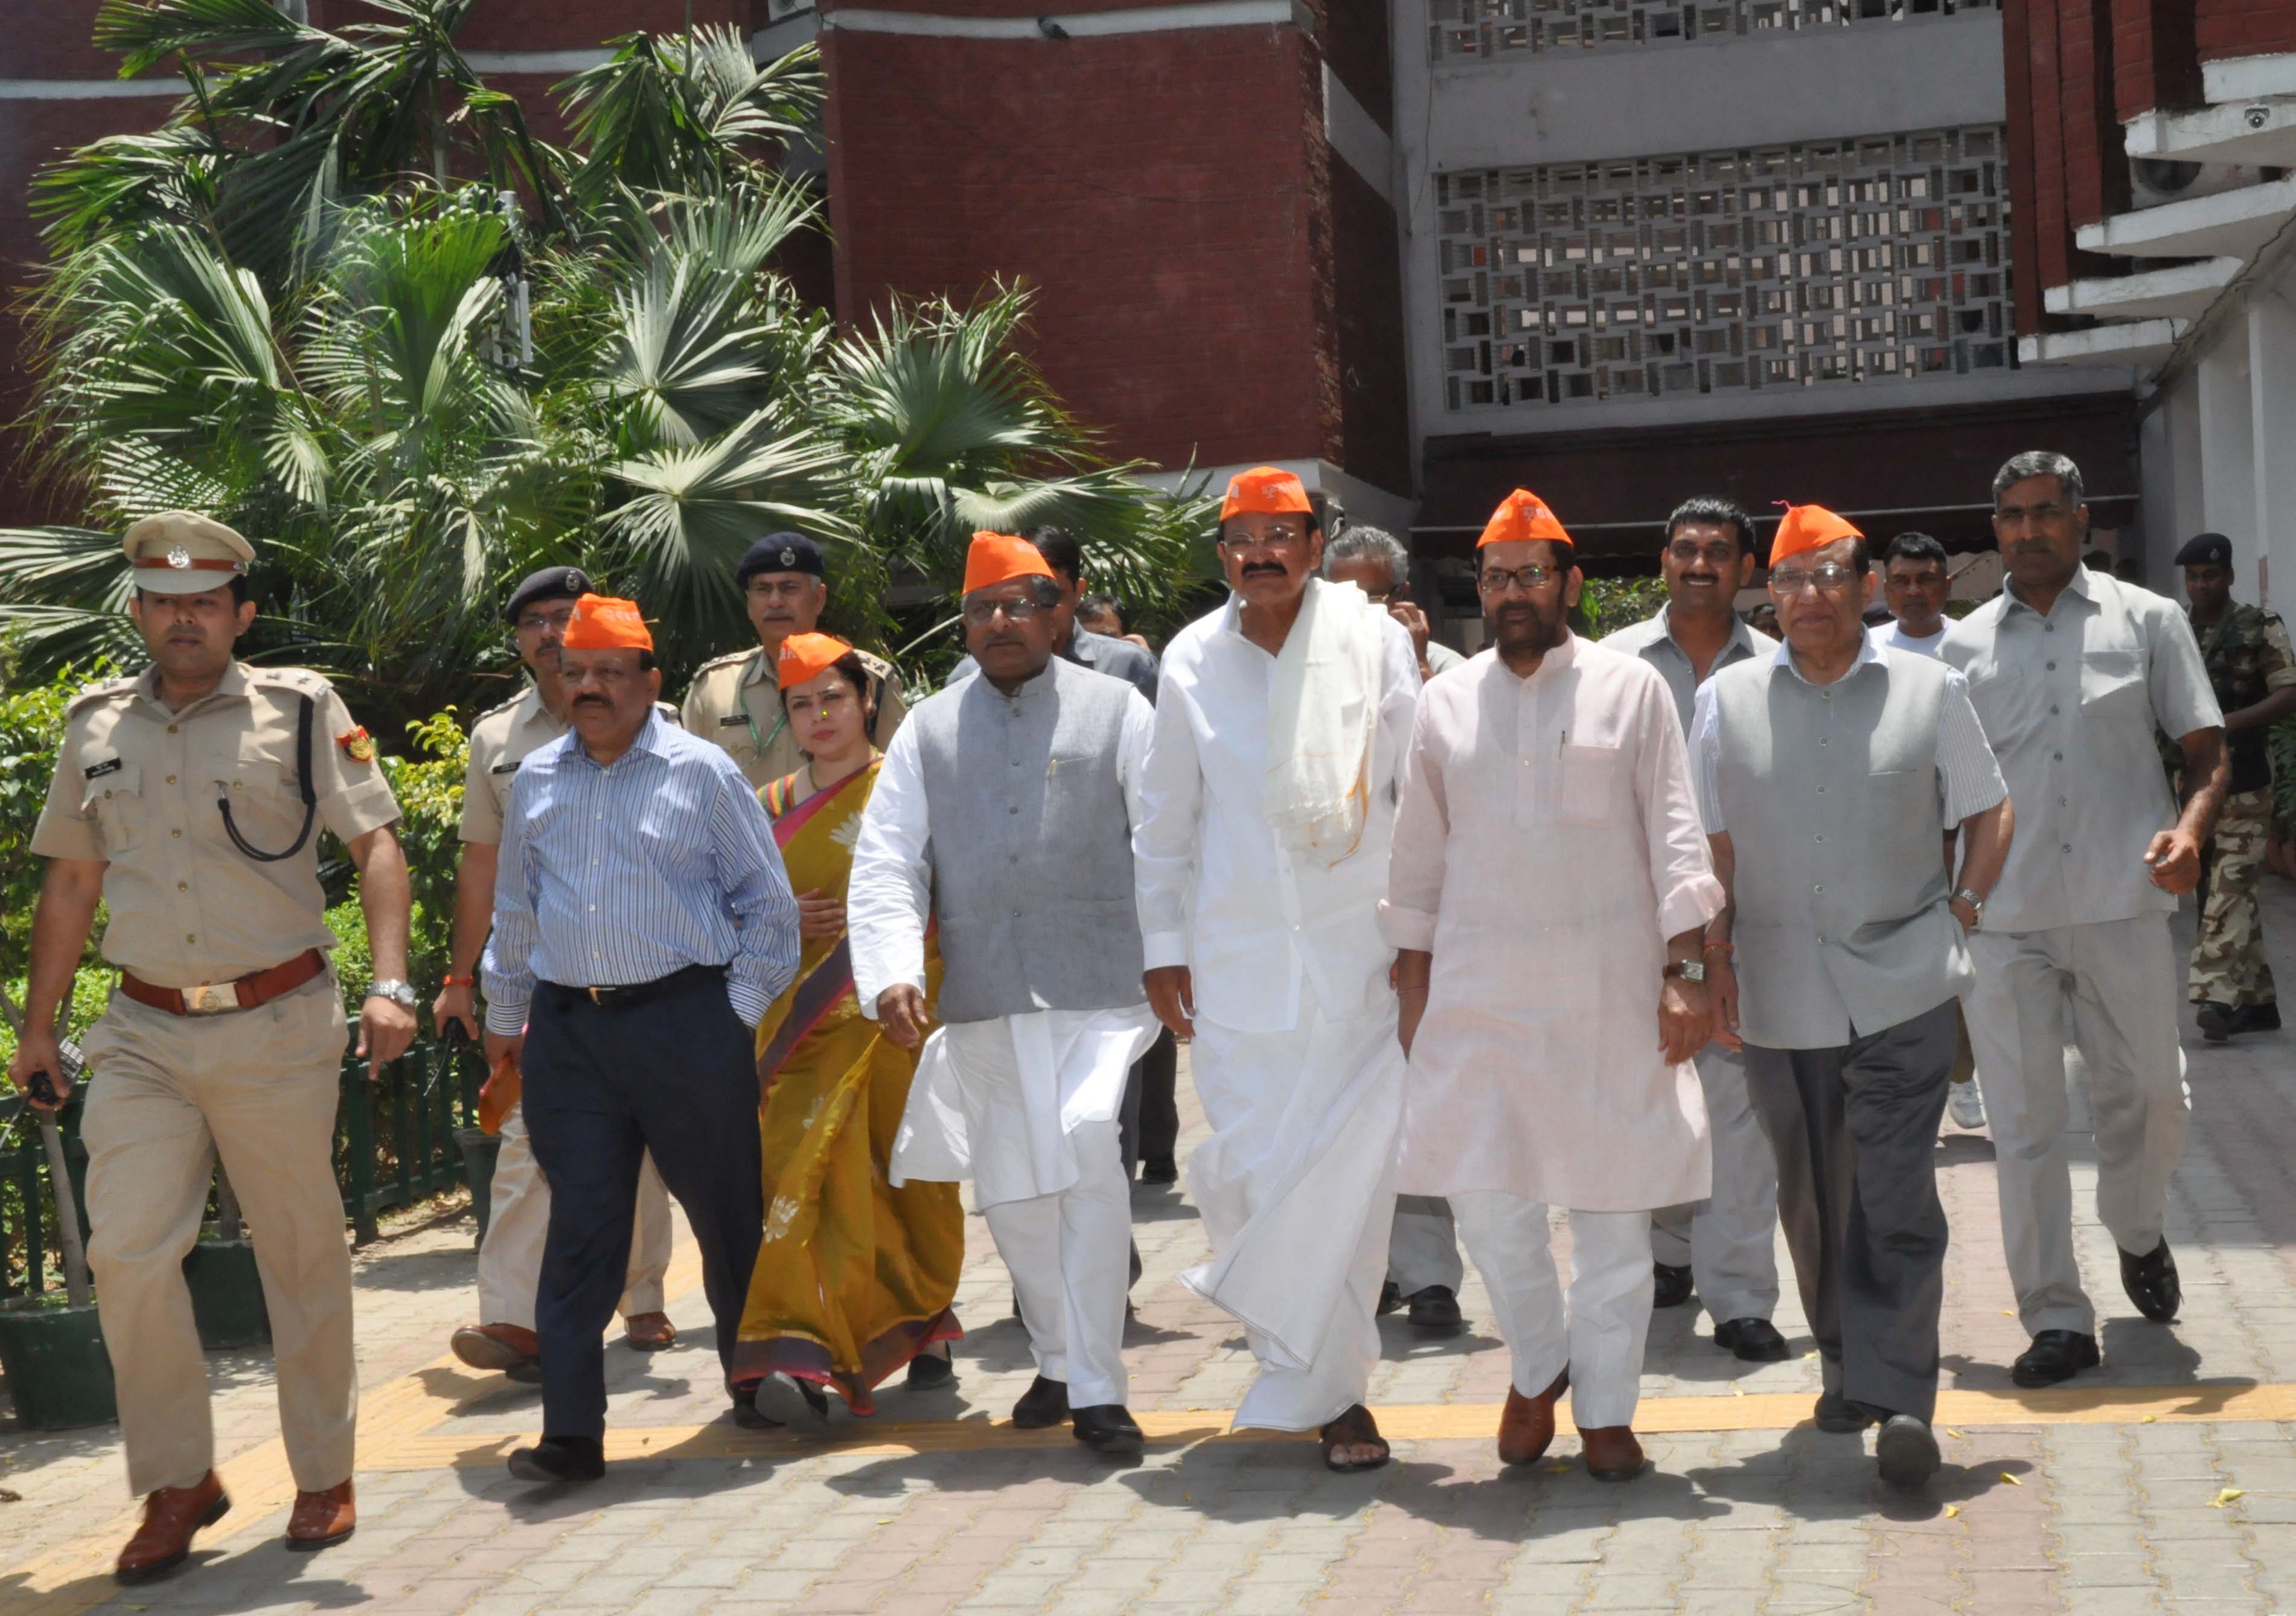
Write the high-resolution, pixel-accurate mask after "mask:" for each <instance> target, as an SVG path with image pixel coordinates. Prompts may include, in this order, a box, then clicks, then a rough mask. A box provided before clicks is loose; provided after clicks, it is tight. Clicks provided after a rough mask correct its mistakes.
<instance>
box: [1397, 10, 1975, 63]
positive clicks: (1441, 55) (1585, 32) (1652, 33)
mask: <svg viewBox="0 0 2296 1616" xmlns="http://www.w3.org/2000/svg"><path fill="white" fill-rule="evenodd" d="M2000 5H2001V0H1431V5H1430V9H1429V12H1428V16H1429V22H1428V28H1427V45H1428V56H1429V59H1430V60H1431V61H1433V62H1480V61H1488V60H1496V59H1501V58H1505V57H1508V56H1519V55H1543V54H1548V53H1554V52H1557V51H1564V52H1568V51H1607V50H1624V49H1630V48H1636V47H1640V46H1644V45H1686V44H1689V43H1691V42H1693V41H1695V40H1700V39H1719V38H1744V37H1749V36H1751V35H1757V34H1766V33H1778V32H1784V33H1789V34H1796V33H1808V32H1810V31H1812V30H1815V29H1841V28H1850V27H1854V26H1857V25H1860V24H1863V25H1866V26H1869V27H1870V26H1872V25H1874V24H1876V23H1884V22H1901V21H1906V20H1907V19H1908V18H1919V17H1951V16H1966V15H1968V14H1970V13H1972V12H1990V11H1997V10H1999V9H2000Z"/></svg>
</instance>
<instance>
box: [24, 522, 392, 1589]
mask: <svg viewBox="0 0 2296 1616" xmlns="http://www.w3.org/2000/svg"><path fill="white" fill-rule="evenodd" d="M123 547H124V548H125V550H126V552H127V560H128V562H129V563H130V565H131V566H133V568H134V569H135V586H136V588H135V597H134V598H133V599H132V600H131V601H130V603H129V604H128V612H129V615H130V616H131V617H132V618H133V619H135V626H136V628H138V629H139V630H140V631H141V632H142V634H143V642H144V644H146V645H147V646H148V647H149V648H150V650H151V654H152V667H151V668H150V669H146V670H145V671H144V672H143V673H142V674H140V675H138V676H137V677H134V678H128V679H115V680H112V681H111V682H110V683H108V684H104V685H97V686H96V687H94V689H92V690H88V691H86V692H84V693H82V694H81V695H80V696H79V697H78V699H77V700H75V701H73V702H72V704H71V707H70V716H69V718H67V721H66V725H65V730H64V738H63V743H62V746H61V750H60V751H59V752H58V754H57V759H56V775H55V780H54V783H53V785H52V786H51V787H50V788H49V792H48V800H47V807H46V809H45V812H44V813H43V814H42V815H41V816H40V823H39V826H38V828H37V830H36V831H35V832H34V833H33V837H32V850H33V851H34V852H35V853H37V854H39V855H40V856H41V857H45V858H46V859H47V860H48V861H49V863H48V869H47V875H46V880H45V884H44V885H43V886H42V888H41V891H40V901H39V906H38V908H37V911H36V913H35V915H34V917H33V922H32V964H31V980H30V988H29V993H28V995H27V997H28V1000H29V1003H28V1005H27V1007H26V1014H27V1025H26V1029H25V1034H24V1038H23V1041H22V1043H21V1046H20V1047H19V1048H18V1051H17V1054H16V1058H15V1060H14V1061H13V1062H12V1064H11V1066H10V1075H11V1076H12V1077H13V1078H14V1079H15V1080H16V1082H17V1084H18V1085H19V1086H20V1087H21V1086H22V1085H24V1084H25V1083H26V1081H27V1080H28V1079H29V1077H30V1075H31V1074H32V1073H33V1072H34V1071H36V1070H46V1071H48V1072H50V1073H51V1074H53V1076H54V1077H55V1078H56V1079H57V1080H58V1081H57V1087H58V1088H59V1090H60V1091H61V1089H62V1088H63V1087H64V1085H63V1083H62V1081H61V1079H62V1076H63V1072H62V1067H61V1062H60V1060H59V1055H58V1050H57V1046H56V1033H55V1027H56V1017H57V1014H58V1013H59V1007H60V1006H61V1005H62V1004H63V1002H64V1000H65V999H66V997H68V996H69V995H70V989H71V983H72V973H73V971H74V969H75V968H76V967H77V966H78V963H79V958H80V950H81V949H82V947H84V946H85V945H86V940H87V934H88V931H89V928H90V927H91V925H92V924H93V923H94V918H95V906H96V904H97V902H98V901H99V900H101V901H102V902H104V903H105V904H108V905H109V906H110V907H111V923H110V924H109V925H108V926H107V927H106V928H105V930H104V933H103V957H104V958H105V959H106V960H108V961H109V962H110V963H111V964H113V965H116V966H118V967H119V971H120V980H119V991H118V992H117V993H116V994H114V995H113V996H112V999H111V1005H110V1007H109V1008H107V1009H106V1010H105V1012H104V1013H103V1016H102V1019H101V1020H100V1021H97V1022H96V1023H95V1025H94V1027H93V1028H92V1029H89V1032H88V1035H87V1037H86V1039H85V1040H84V1042H85V1047H86V1054H87V1058H88V1062H89V1065H90V1067H91V1068H92V1070H93V1071H94V1082H93V1084H92V1087H91V1088H90V1091H89V1095H88V1103H87V1110H86V1120H85V1123H84V1126H83V1133H84V1136H85V1137H86V1143H87V1149H88V1157H89V1161H88V1172H87V1204H88V1216H89V1221H90V1222H91V1224H92V1225H93V1226H94V1238H93V1240H92V1241H91V1242H90V1243H89V1246H88V1259H89V1262H90V1265H91V1267H93V1268H94V1274H95V1284H96V1294H97V1298H98V1300H99V1304H100V1306H101V1308H102V1317H103V1338H104V1343H105V1346H106V1347H107V1349H109V1350H110V1352H111V1366H112V1372H113V1374H114V1376H115V1378H116V1379H117V1381H118V1383H119V1424H120V1431H121V1434H122V1435H123V1436H124V1437H125V1439H126V1440H127V1484H128V1487H129V1489H131V1490H132V1491H134V1492H136V1493H139V1494H143V1495H147V1496H146V1497H145V1501H144V1510H143V1524H142V1526H141V1527H140V1528H139V1529H138V1530H137V1531H136V1532H135V1536H134V1537H133V1538H130V1539H129V1541H128V1544H127V1547H126V1548H125V1549H124V1550H122V1551H121V1554H120V1555H119V1563H118V1569H117V1574H118V1576H119V1579H120V1580H121V1581H123V1582H141V1581H147V1580H150V1579H152V1578H154V1577H158V1576H161V1575H164V1574H165V1573H166V1572H167V1571H168V1570H170V1569H171V1568H173V1567H174V1566H176V1565H177V1564H179V1563H181V1562H182V1561H183V1559H184V1555H185V1554H186V1553H187V1552H188V1551H189V1549H190V1546H191V1540H192V1535H193V1532H195V1531H197V1530H199V1529H200V1528H201V1527H202V1526H206V1525H209V1524H212V1523H213V1522H216V1521H217V1520H219V1519H220V1518H221V1517H222V1516H223V1514H224V1512H225V1510H227V1509H228V1508H229V1507H230V1500H229V1499H228V1498H226V1497H225V1496H224V1490H223V1484H222V1483H221V1482H220V1481H218V1480H217V1477H216V1473H215V1471H214V1469H213V1468H212V1466H213V1464H214V1462H215V1440H214V1431H213V1428H212V1426H211V1424H210V1423H209V1410H208V1383H207V1370H206V1367H205V1366H204V1364H203V1363H202V1362H201V1357H200V1340H199V1333H198V1331H197V1329H196V1328H195V1327H194V1325H193V1322H192V1301H191V1294H190V1292H189V1291H188V1290H187V1289H186V1287H185V1285H184V1272H183V1261H184V1256H185V1254H187V1253H188V1252H189V1251H191V1249H192V1243H193V1240H194V1239H196V1238H197V1236H198V1235H199V1227H200V1216H201V1212H202V1211H203V1210H205V1208H206V1205H207V1194H208V1184H209V1179H210V1177H212V1175H213V1173H214V1170H215V1162H216V1157H217V1153H220V1154H221V1155H222V1158H223V1163H224V1167H225V1169H226V1170H227V1171H228V1172H229V1173H230V1175H231V1182H232V1185H233V1187H234V1188H235V1189H236V1190H237V1191H238V1192H239V1197H240V1201H241V1203H242V1205H243V1206H244V1207H245V1209H246V1211H247V1215H248V1220H249V1223H250V1226H252V1228H253V1231H254V1237H255V1258H256V1264H257V1267H258V1268H259V1269H260V1270H261V1272H262V1276H263V1290H264V1295H265V1299H266V1301H267V1302H268V1303H269V1306H270V1309H271V1333H272V1341H273V1343H274V1346H275V1358H276V1363H277V1370H278V1378H279V1416H280V1425H281V1430H282V1435H283V1439H284V1440H285V1443H286V1448H287V1458H288V1464H289V1466H290V1468H291V1470H292V1471H293V1472H294V1475H295V1484H296V1486H297V1487H298V1489H300V1490H299V1493H298V1494H297V1497H296V1499H295V1508H294V1512H293V1514H292V1516H291V1519H290V1521H289V1522H288V1527H287V1541H288V1546H289V1547H290V1548H299V1549H313V1548H321V1547H324V1546H326V1545H328V1544H331V1543H336V1542H340V1540H341V1539H342V1538H346V1537H348V1535H349V1534H350V1531H351V1528H352V1526H353V1524H354V1522H355V1519H356V1516H355V1513H354V1511H353V1507H352V1502H351V1481H350V1477H351V1461H352V1439H353V1428H354V1423H355V1420H356V1417H357V1404H358V1390H357V1374H356V1371H355V1367H354V1365H353V1361H352V1357H351V1263H350V1252H349V1250H348V1247H347V1245H346V1244H345V1242H344V1237H343V1204H342V1200H341V1193H340V1191H339V1190H338V1189H337V1187H336V1185H335V1177H334V1171H333V1168H332V1162H331V1156H332V1147H333V1144H334V1131H335V1099H336V1073H337V1071H338V1070H339V1069H340V1065H341V1062H342V1054H343V1040H344V1017H343V1006H342V998H341V995H340V991H339V989H338V988H337V987H336V983H335V978H334V972H332V969H331V968H330V967H329V964H328V960H327V953H326V950H327V949H328V948H329V947H332V945H333V943H334V938H333V935H332V933H331V932H330V931H328V930H327V923H326V919H325V915H324V909H325V899H324V897H323V896H322V895H321V891H320V887H319V839H318V837H317V836H316V834H315V831H316V828H317V827H318V826H324V827H325V828H326V829H327V830H330V831H332V832H333V833H335V834H336V835H337V836H338V837H340V839H341V840H342V841H343V843H344V844H345V846H346V847H347V848H348V849H349V852H350V857H351V861H352V863H353V864H354V865H357V868H358V874H359V898H360V904H361V906H362V907H363V908H364V909H365V913H366V926H367V937H368V942H369V946H370V948H371V950H372V952H373V961H374V971H375V976H376V979H377V980H375V982H374V984H373V987H372V988H369V989H368V997H367V999H366V1002H365V1007H364V1009H363V1010H362V1011H361V1013H360V1016H359V1022H358V1051H359V1053H360V1054H363V1055H365V1056H366V1057H367V1059H368V1062H369V1072H370V1075H372V1074H373V1072H374V1071H376V1070H380V1069H381V1066H382V1065H383V1064H384V1063H385V1062H389V1061H392V1060H395V1059H397V1058H398V1056H399V1055H400V1054H404V1053H405V1052H406V1046H407V1045H408V1044H409V1043H410V1042H412V1041H413V1039H414V989H413V988H411V987H409V986H408V985H407V983H406V980H405V978H406V932H407V919H408V887H407V876H406V858H405V857H404V855H403V854H402V853H401V852H400V850H399V846H398V837H397V835H396V834H395V833H394V831H393V829H392V827H393V826H394V825H395V824H397V822H398V802H397V801H396V800H394V799H393V798H392V796H391V793H390V787H389V784H388V783H387V782H386V781H385V780H384V779H383V776H382V774H381V770H379V769H378V768H377V767H375V763H374V744H373V742H372V741H370V740H369V739H368V738H367V734H366V732H365V730H364V729H361V728H359V727H358V726H357V725H356V724H354V723H353V722H352V720H351V716H350V713H349V711H348V710H347V709H346V708H345V707H344V706H343V703H342V700H341V698H340V697H339V696H337V695H336V694H335V693H334V691H333V690H332V688H331V687H330V686H329V685H328V684H327V682H326V680H325V679H324V678H322V677H320V676H319V675H317V674H316V673H312V672H309V671H307V670H306V669H280V668H250V667H249V666H248V665H247V664H246V663H244V662H241V661H239V660H236V659H234V656H233V655H232V647H233V644H234V642H235V641H236V640H237V639H238V638H239V636H241V635H242V634H244V633H246V632H247V629H248V626H249V625H250V623H252V622H253V621H254V619H255V607H254V606H253V604H252V603H250V602H249V600H248V598H247V582H246V570H247V567H248V565H249V563H250V562H252V561H253V560H254V559H255V552H254V549H253V547H252V546H250V545H249V543H248V542H247V540H245V539H244V538H242V537H240V536H239V535H238V534H237V533H234V531H232V530H231V529H229V528H226V527H225V526H224V525H223V524H222V523H220V522H217V521H209V519H207V518H206V517H203V516H195V515H193V514H191V513H187V512H182V511H171V512H168V513H165V514H163V515H159V516H150V517H146V518H144V519H143V521H138V522H137V523H135V526H133V527H131V528H129V529H127V536H126V540H125V544H124V546H123Z"/></svg>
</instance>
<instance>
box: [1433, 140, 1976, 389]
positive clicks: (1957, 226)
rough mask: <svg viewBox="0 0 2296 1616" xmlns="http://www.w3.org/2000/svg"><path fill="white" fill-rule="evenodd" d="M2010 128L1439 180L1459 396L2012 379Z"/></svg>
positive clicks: (1450, 355) (1443, 267)
mask: <svg viewBox="0 0 2296 1616" xmlns="http://www.w3.org/2000/svg"><path fill="white" fill-rule="evenodd" d="M2003 141H2004V133H2003V130H2002V128H2001V127H2000V126H1998V125H1990V126H1980V127H1971V128H1958V129H1931V130H1924V131H1920V132H1917V133H1913V134H1906V135H1874V136H1867V137H1864V138H1860V139H1856V140H1842V141H1827V142H1812V143H1810V144H1804V145H1794V146H1774V147H1763V148H1756V149H1749V150H1735V151H1721V152H1693V153H1689V154H1687V155H1679V156H1669V157H1639V158H1624V159H1620V160H1613V161H1604V162H1584V163H1554V164H1548V165H1545V166H1541V167H1533V168H1497V169H1490V170H1487V171H1483V172H1476V173H1464V174H1442V175H1438V176H1436V178H1435V185H1436V217H1437V229H1438V238H1439V239H1438V241H1437V244H1436V251H1437V254H1438V268H1439V275H1438V278H1437V288H1438V291H1437V295H1438V296H1439V298H1440V299H1441V302H1442V325H1443V367H1444V390H1445V395H1446V403H1447V406H1448V407H1450V408H1452V409H1455V410H1456V409H1466V408H1473V407H1477V406H1486V405H1505V406H1533V405H1571V404H1595V403H1601V402H1603V401H1605V400H1610V399H1620V398H1637V399H1638V398H1681V397H1685V396H1687V395H1713V394H1729V393H1737V392H1759V391H1760V390H1765V389H1768V388H1783V387H1819V386H1832V385H1836V384H1847V383H1854V382H1886V381H1917V380H1919V379H1921V378H1923V377H1925V376H1940V375H1968V374H1971V373H1976V372H1980V371H1986V370H1997V369H2008V368H2013V366H2014V365H2015V363H2016V333H2015V331H2014V328H2013V318H2012V306H2011V301H2010V287H2009V251H2008V213H2009V201H2008V186H2007V181H2006V175H2005V171H2004V165H2003Z"/></svg>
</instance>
